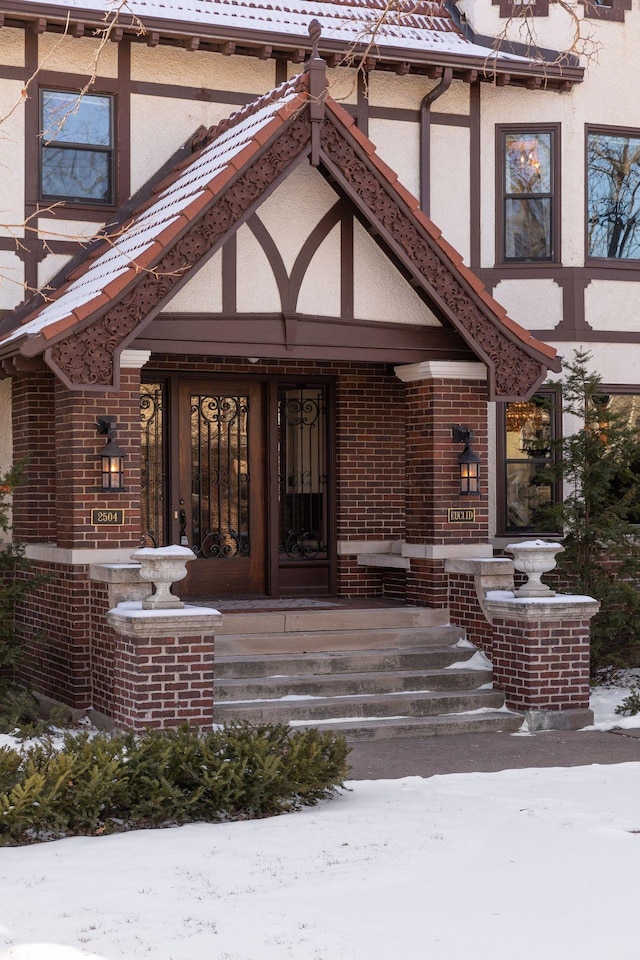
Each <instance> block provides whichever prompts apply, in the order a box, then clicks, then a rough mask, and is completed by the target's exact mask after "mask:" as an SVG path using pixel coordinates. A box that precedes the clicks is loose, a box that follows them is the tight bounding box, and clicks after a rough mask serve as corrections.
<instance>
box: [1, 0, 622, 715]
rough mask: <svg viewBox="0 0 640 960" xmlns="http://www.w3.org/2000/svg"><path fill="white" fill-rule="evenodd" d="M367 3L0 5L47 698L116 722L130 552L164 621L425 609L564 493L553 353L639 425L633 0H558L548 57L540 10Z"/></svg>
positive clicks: (12, 241) (506, 2)
mask: <svg viewBox="0 0 640 960" xmlns="http://www.w3.org/2000/svg"><path fill="white" fill-rule="evenodd" d="M384 7H385V4H383V3H377V2H376V3H365V2H358V3H355V4H353V5H352V6H348V7H347V6H345V5H344V4H342V3H339V2H334V0H319V2H317V3H315V4H306V3H304V2H301V0H297V2H294V3H292V4H290V5H288V6H287V7H286V9H285V8H283V7H281V6H279V5H276V4H271V3H269V2H267V0H265V2H264V3H251V4H248V3H244V2H237V3H221V2H218V0H201V2H200V3H193V4H190V5H188V6H185V5H183V4H177V3H172V2H167V3H162V4H160V3H157V4H156V3H154V2H143V0H129V2H127V3H124V4H117V3H109V2H107V0H86V2H83V0H80V2H78V3H74V4H73V5H71V4H70V3H69V0H48V2H46V3H45V2H40V0H6V2H3V3H2V4H0V114H1V122H0V158H1V161H2V167H3V177H2V183H1V186H0V191H1V192H0V197H1V200H0V208H1V211H2V212H1V214H0V278H1V279H0V308H1V310H2V320H1V321H0V365H1V368H2V371H3V374H4V377H5V379H4V380H3V381H2V382H0V402H1V403H2V415H3V423H4V430H3V432H2V434H1V435H0V444H1V447H0V465H2V466H8V465H9V464H10V463H11V462H17V461H23V460H25V459H26V481H25V483H24V484H23V485H22V486H21V487H20V488H19V489H17V490H16V491H14V502H13V508H14V531H15V536H16V537H17V538H18V539H19V540H20V541H21V542H23V543H25V544H26V552H27V556H28V557H29V558H31V560H32V561H33V563H34V565H35V567H36V568H37V569H40V570H43V571H45V572H47V573H48V574H49V575H50V580H49V582H48V584H47V585H46V586H45V587H43V588H42V589H40V590H39V591H38V592H37V593H36V594H34V595H33V597H32V599H31V600H30V601H29V604H28V606H27V608H26V609H25V610H24V611H23V612H22V614H21V617H22V622H23V623H24V626H25V630H26V629H33V628H34V627H37V628H38V632H39V633H38V639H37V643H36V648H35V649H34V651H33V652H32V655H31V656H30V658H29V661H28V676H29V679H30V680H31V681H32V682H33V683H34V685H35V686H36V687H37V688H38V689H39V690H40V691H41V692H42V693H44V694H47V695H49V696H51V697H53V698H56V699H61V700H63V701H64V702H66V703H68V704H69V705H71V706H74V707H78V708H88V707H94V708H95V709H97V710H98V711H99V712H101V713H103V714H105V715H107V716H112V717H116V719H117V718H120V719H122V716H123V714H122V712H121V713H120V714H118V713H117V711H115V712H114V707H113V704H114V702H115V700H116V699H118V697H120V698H121V699H122V696H121V691H119V690H118V684H119V683H121V684H122V685H123V686H126V684H125V683H124V681H122V676H124V674H123V673H122V671H121V673H120V674H119V673H118V669H120V668H116V667H115V666H114V664H115V663H116V662H120V661H118V657H119V656H120V654H119V653H118V651H117V642H116V644H115V647H114V641H113V638H111V639H109V636H108V634H109V631H108V629H107V627H105V618H104V617H105V612H106V610H107V609H108V608H109V606H111V605H113V603H114V602H117V600H118V598H119V599H123V598H125V599H126V598H127V597H130V596H131V597H132V596H133V592H130V593H127V590H126V589H124V587H122V588H121V589H120V592H119V593H118V590H114V589H113V584H114V583H115V582H120V580H119V578H120V573H118V571H122V577H121V578H120V579H121V581H122V583H125V581H126V582H127V583H129V581H130V579H131V566H130V556H131V554H132V553H133V552H134V551H135V550H136V549H137V548H138V547H139V546H140V545H141V544H142V545H145V546H148V547H162V546H165V545H169V544H179V545H183V546H188V547H190V548H191V549H192V550H193V551H194V553H195V555H196V559H195V560H194V561H193V562H192V563H191V564H190V566H189V573H188V576H187V577H186V579H185V580H184V581H182V584H181V585H180V587H179V591H180V595H181V596H182V597H183V598H184V599H187V600H190V601H192V602H193V603H195V604H198V603H202V602H204V601H206V600H210V601H212V600H215V601H216V602H217V601H223V602H224V601H225V600H227V601H230V600H233V599H235V600H237V602H238V603H240V600H241V598H244V600H245V601H250V600H251V599H257V598H267V599H268V600H270V601H271V603H272V609H275V608H276V607H277V604H281V605H282V604H283V602H284V601H286V600H290V601H292V603H293V602H294V601H295V602H302V601H304V600H308V601H312V602H315V603H317V604H319V605H320V606H322V603H323V602H324V601H326V602H327V603H329V601H331V600H342V601H350V602H353V603H355V602H356V601H364V600H366V601H368V602H371V603H374V602H375V601H380V602H382V601H387V602H388V601H391V600H393V601H395V602H396V603H397V604H398V605H402V604H406V605H410V606H412V607H416V606H417V607H419V608H423V609H425V610H427V611H431V612H432V614H433V616H432V620H430V621H429V622H430V623H433V624H437V623H440V625H442V624H443V623H447V622H448V621H447V619H446V617H445V619H444V620H442V619H441V620H440V621H438V617H437V616H436V614H435V613H434V612H437V611H446V610H447V609H448V608H452V605H453V599H452V593H451V590H452V584H453V583H454V581H455V578H456V576H463V574H464V575H465V576H466V575H468V576H471V573H470V570H471V568H469V570H466V571H464V570H462V567H464V562H466V561H467V560H469V561H470V560H474V561H478V562H480V561H481V560H483V559H488V558H491V557H492V556H493V553H494V550H495V548H496V547H500V546H504V545H505V544H507V543H509V542H511V541H513V540H514V539H517V538H518V537H523V536H526V535H529V536H530V534H531V531H533V530H536V529H537V526H536V524H537V520H536V513H537V510H538V508H539V506H540V503H541V502H543V501H546V500H549V499H552V498H554V497H558V496H560V492H561V491H560V490H558V489H554V488H553V487H540V486H539V485H537V484H534V483H533V477H534V474H535V472H536V470H537V468H538V466H539V465H540V462H544V460H545V458H546V457H547V456H549V447H548V446H547V445H545V443H544V442H541V441H545V440H546V439H547V438H549V437H551V436H554V435H559V433H560V431H561V430H562V418H561V413H560V405H559V402H558V397H557V395H556V388H554V387H550V386H549V385H548V380H549V378H550V377H551V378H553V377H556V376H557V375H558V373H559V371H560V369H561V359H560V358H561V356H568V355H570V354H571V352H572V350H573V348H574V346H576V345H579V346H581V347H584V348H587V349H589V350H591V352H592V354H593V364H594V368H595V369H597V370H598V372H599V373H600V374H601V376H602V378H603V381H604V384H605V385H606V388H607V396H608V397H609V401H608V402H609V403H610V404H612V405H613V406H622V407H623V408H624V409H628V411H629V417H630V418H633V416H634V415H635V414H634V411H635V408H636V406H637V401H640V375H639V374H638V372H637V371H638V369H639V368H640V363H639V362H638V361H639V360H640V320H639V316H640V311H639V310H638V307H639V306H640V286H638V280H639V279H640V271H639V270H638V266H639V265H640V225H639V224H638V222H637V221H638V211H639V209H640V200H638V199H637V196H640V191H639V190H638V187H639V186H640V98H638V97H637V96H636V90H635V87H636V83H637V82H636V80H635V76H636V73H637V71H635V68H634V46H633V44H632V42H631V38H634V37H635V36H637V33H638V29H640V2H639V0H611V2H610V3H609V4H604V3H595V2H588V0H582V2H580V3H578V4H577V5H576V10H575V18H577V24H578V31H579V36H578V38H577V40H576V39H575V38H574V37H573V35H572V30H573V29H574V27H575V22H576V21H575V20H574V18H573V17H568V16H567V13H566V11H565V10H564V9H563V7H562V6H561V5H559V4H555V3H549V2H547V0H528V2H525V3H511V2H510V0H473V2H472V0H461V2H458V3H453V2H446V3H444V2H442V3H441V2H429V0H422V2H419V3H418V4H417V5H416V4H414V3H412V2H411V3H409V2H405V0H398V2H397V3H395V4H394V5H393V8H392V10H391V11H390V12H389V13H388V14H387V15H386V17H385V18H383V20H382V21H381V22H378V18H379V17H380V14H381V12H382V11H383V8H384ZM523 25H526V30H525V29H523ZM525 36H529V37H531V36H533V37H534V38H535V41H536V49H535V50H534V49H532V47H531V44H529V46H526V45H525V44H524V43H523V37H525ZM571 47H572V49H570V50H569V52H567V49H568V48H571ZM585 53H586V54H587V55H586V56H585ZM581 55H582V59H581ZM10 423H12V428H11V429H10V427H9V424H10ZM105 444H106V445H105ZM109 454H110V455H111V456H109ZM556 532H557V531H549V533H550V534H552V533H556ZM448 561H450V562H452V563H453V567H455V564H456V563H457V564H458V565H459V569H457V570H455V569H454V568H453V567H452V566H451V564H450V566H449V568H447V562H448ZM460 565H461V566H460ZM127 578H129V579H127ZM471 579H472V580H473V577H472V576H471ZM499 579H500V578H499V577H498V578H497V580H496V582H497V581H498V580H499ZM141 595H142V594H141ZM114 597H115V601H114ZM329 605H330V603H329ZM227 609H228V610H232V609H233V604H231V607H228V608H227ZM374 609H377V608H375V607H374ZM385 609H387V608H385V607H384V606H381V607H380V609H379V613H378V614H377V615H378V616H379V617H381V618H382V619H384V610H385ZM465 610H466V614H465V612H464V611H465ZM460 611H462V613H460ZM459 613H460V615H459V616H458V619H457V620H456V622H457V623H460V624H461V625H462V626H465V625H466V624H465V623H464V622H462V621H464V618H465V616H467V617H468V619H469V622H471V620H472V619H473V616H475V615H476V614H473V615H472V612H471V608H470V607H469V606H466V607H465V604H464V603H462V601H460V604H459ZM229 619H231V618H229ZM507 619H508V618H507ZM579 619H580V618H579ZM587 619H588V618H587V617H586V614H585V616H583V617H582V620H583V621H584V622H587ZM416 622H417V621H416ZM425 622H426V621H425ZM495 622H498V621H495ZM300 629H301V630H304V629H306V628H305V627H300ZM505 631H507V628H506V627H505ZM247 632H248V631H247V630H246V629H245V630H244V633H245V634H246V633H247ZM236 633H238V634H242V633H243V630H242V629H241V627H238V628H237V630H236ZM476 634H477V637H476V639H478V638H479V639H478V642H481V641H482V628H481V627H477V630H476ZM505 635H506V633H505ZM474 637H475V634H474ZM372 642H373V641H372ZM378 645H379V644H378ZM125 646H126V644H125ZM238 649H239V648H238ZM283 649H284V648H283ZM485 649H487V650H488V651H489V652H491V645H490V644H486V645H485ZM496 650H497V647H496ZM114 651H115V652H114ZM150 656H152V655H151V654H150ZM505 656H506V655H505ZM498 660H499V657H498ZM496 662H497V661H496ZM505 662H506V661H505ZM494 665H495V664H494ZM503 666H504V664H503ZM276 672H277V671H276V670H275V669H274V670H273V673H276ZM125 673H126V671H125ZM508 673H509V670H508V669H506V668H504V669H503V674H504V675H505V676H507V675H508ZM118 677H120V680H118ZM507 685H508V684H507V681H504V684H503V686H504V688H505V689H506V687H507ZM163 689H164V688H163ZM178 693H179V692H178ZM132 696H133V695H132ZM576 696H577V699H576V701H575V704H576V705H578V706H580V705H581V706H584V697H585V690H584V688H582V689H581V691H580V692H579V696H578V695H576ZM580 698H581V699H580ZM158 699H161V696H160V694H158ZM178 700H179V695H178ZM572 702H573V701H572ZM512 703H514V704H515V706H516V707H517V706H518V702H517V698H515V700H514V698H513V697H512ZM558 704H560V701H559V700H558ZM558 704H556V705H558ZM479 705H480V704H479ZM560 705H561V706H563V708H565V707H567V708H569V706H570V705H571V704H570V703H564V702H563V704H560ZM163 708H166V702H163ZM167 709H168V708H167ZM450 712H452V711H450ZM165 715H166V714H165ZM181 715H182V716H193V715H194V714H190V713H189V712H188V711H183V712H182V714H181ZM153 716H154V715H153V714H152V713H151V712H147V713H146V714H145V717H146V719H147V720H150V719H151V718H152V717H153ZM200 719H202V715H201V716H200Z"/></svg>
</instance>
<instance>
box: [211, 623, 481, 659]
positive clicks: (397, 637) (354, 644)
mask: <svg viewBox="0 0 640 960" xmlns="http://www.w3.org/2000/svg"><path fill="white" fill-rule="evenodd" d="M263 616H264V614H263ZM225 621H226V617H225V618H224V620H223V623H224V622H225ZM372 624H375V626H373V625H372ZM463 637H464V630H463V629H462V628H461V627H456V626H451V625H448V624H442V625H439V626H435V627H428V626H405V627H383V626H382V627H381V626H380V624H379V623H378V619H377V616H375V617H373V618H370V620H369V625H368V626H367V627H359V628H357V629H350V628H344V629H339V630H325V629H318V630H312V631H307V630H304V631H287V630H284V631H280V632H279V631H275V630H274V631H273V632H269V631H265V632H264V633H228V634H225V633H222V634H218V633H216V641H215V642H216V656H220V657H229V656H243V655H244V656H257V655H260V654H263V655H267V654H293V653H323V652H329V651H332V650H385V649H387V650H389V649H394V648H399V649H400V648H402V647H418V646H419V647H429V646H443V645H446V644H449V645H454V644H456V643H457V642H458V641H459V640H460V639H462V638H463Z"/></svg>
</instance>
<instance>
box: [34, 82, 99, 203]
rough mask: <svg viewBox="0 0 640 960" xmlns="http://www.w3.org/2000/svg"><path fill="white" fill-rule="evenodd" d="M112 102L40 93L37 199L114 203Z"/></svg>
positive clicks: (63, 93)
mask: <svg viewBox="0 0 640 960" xmlns="http://www.w3.org/2000/svg"><path fill="white" fill-rule="evenodd" d="M113 103H114V101H113V97H110V96H106V95H98V94H85V95H84V96H82V97H80V96H79V95H78V94H77V93H72V92H69V91H64V90H42V91H41V98H40V109H41V130H42V135H41V149H40V199H41V200H44V201H58V200H66V201H72V202H75V203H86V204H94V203H99V204H112V203H113V202H114V183H113V181H114V176H113V167H114V131H113V126H114V125H113Z"/></svg>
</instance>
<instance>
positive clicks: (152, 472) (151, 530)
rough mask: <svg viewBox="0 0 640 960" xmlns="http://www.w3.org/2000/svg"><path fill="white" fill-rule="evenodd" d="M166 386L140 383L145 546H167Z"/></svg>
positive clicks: (142, 507)
mask: <svg viewBox="0 0 640 960" xmlns="http://www.w3.org/2000/svg"><path fill="white" fill-rule="evenodd" d="M164 411H165V385H164V384H163V383H143V384H141V386H140V422H141V459H142V463H141V491H140V509H141V515H142V516H141V520H142V536H141V538H140V539H141V541H142V545H143V546H145V547H162V546H165V545H166V532H165V531H166V486H167V474H166V469H165V459H164V450H165V445H164Z"/></svg>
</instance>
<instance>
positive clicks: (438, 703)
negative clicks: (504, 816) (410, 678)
mask: <svg viewBox="0 0 640 960" xmlns="http://www.w3.org/2000/svg"><path fill="white" fill-rule="evenodd" d="M503 702H504V698H503V695H502V693H500V692H499V691H496V690H464V691H459V692H455V691H450V690H446V691H440V690H436V691H406V692H404V691H403V692H402V693H387V694H382V695H375V694H372V695H366V694H365V695H359V696H351V695H349V696H337V697H306V696H305V697H301V698H300V699H297V698H296V697H295V695H294V696H293V697H287V698H283V699H280V700H271V699H265V700H244V701H227V702H225V703H220V702H219V703H217V704H216V705H215V707H214V722H216V723H224V721H225V720H230V719H234V720H249V721H251V722H254V723H270V722H273V723H288V722H291V721H294V720H306V721H309V722H311V723H313V722H316V721H319V720H333V719H335V718H341V719H343V718H356V717H357V718H382V717H389V718H397V717H400V718H408V717H411V718H415V717H427V716H437V715H441V714H447V713H468V712H469V711H472V710H478V709H481V708H489V709H492V710H499V709H500V708H501V707H502V705H503Z"/></svg>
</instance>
